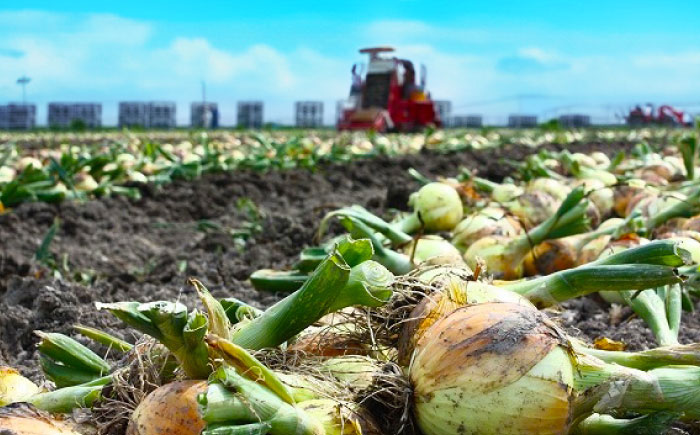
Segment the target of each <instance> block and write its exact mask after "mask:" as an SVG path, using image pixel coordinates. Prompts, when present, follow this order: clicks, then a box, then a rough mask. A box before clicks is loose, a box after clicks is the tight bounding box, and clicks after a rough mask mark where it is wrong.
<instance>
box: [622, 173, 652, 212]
mask: <svg viewBox="0 0 700 435" xmlns="http://www.w3.org/2000/svg"><path fill="white" fill-rule="evenodd" d="M644 185H645V183H644V182H643V181H642V180H634V181H633V182H629V183H628V184H623V185H621V186H617V187H616V188H615V189H614V195H613V199H614V203H615V205H614V206H613V211H614V212H615V214H616V215H617V216H619V217H627V213H628V207H629V204H630V202H631V201H632V199H633V198H635V197H637V195H639V194H642V196H640V197H639V199H641V198H643V197H645V196H649V195H651V194H652V193H651V192H649V191H647V190H645V188H644ZM639 199H636V201H639Z"/></svg>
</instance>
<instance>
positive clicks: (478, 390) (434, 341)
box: [409, 303, 574, 435]
mask: <svg viewBox="0 0 700 435" xmlns="http://www.w3.org/2000/svg"><path fill="white" fill-rule="evenodd" d="M571 358H572V357H571V355H570V354H569V351H568V349H567V347H566V345H565V340H564V339H563V337H562V335H561V333H560V332H559V331H558V330H557V329H556V328H555V327H554V326H553V325H551V323H549V322H548V320H547V319H546V317H545V315H544V314H542V313H540V312H538V311H537V310H533V309H532V308H528V307H523V306H520V305H516V304H506V303H487V304H478V305H472V306H468V307H464V308H459V309H457V310H455V311H453V312H452V313H450V314H449V315H447V316H445V317H443V318H442V319H440V320H438V321H437V322H435V323H434V324H433V325H432V326H431V327H430V329H428V331H426V333H425V334H424V335H423V337H421V338H420V339H419V340H418V343H417V345H416V349H415V354H414V358H413V361H412V363H411V366H410V369H409V373H410V379H411V383H412V385H413V387H414V407H415V414H416V417H417V422H418V426H419V427H420V429H421V430H422V432H423V433H424V434H425V435H452V434H455V435H457V434H459V435H462V434H482V435H488V434H499V435H511V434H518V435H520V434H523V435H524V434H542V435H544V434H566V433H568V431H569V429H570V425H571V421H572V418H571V414H572V407H573V405H572V399H573V396H574V393H573V385H574V380H573V363H572V360H571Z"/></svg>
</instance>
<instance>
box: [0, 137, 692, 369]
mask: <svg viewBox="0 0 700 435" xmlns="http://www.w3.org/2000/svg"><path fill="white" fill-rule="evenodd" d="M632 145H633V144H625V143H618V144H612V145H611V144H578V145H575V146H569V149H570V150H572V151H581V152H591V151H598V150H599V151H603V152H606V153H607V154H609V155H613V154H615V153H616V152H617V151H619V150H620V149H629V148H631V146H632ZM546 148H549V149H552V150H558V149H560V148H561V147H560V146H558V145H549V146H547V147H546ZM532 152H533V150H532V149H531V148H528V147H523V146H504V147H502V148H499V149H496V150H484V151H462V152H458V153H449V154H440V153H436V152H429V151H425V152H422V153H420V154H418V155H411V156H402V157H391V158H390V157H381V158H375V159H372V160H361V161H355V162H352V163H349V164H344V165H338V164H327V165H323V166H321V167H318V168H317V169H316V170H315V171H313V172H312V171H307V170H288V171H278V172H269V173H257V172H250V171H238V172H231V173H221V174H209V175H206V176H204V177H202V178H201V179H198V180H196V181H176V182H174V183H172V184H168V185H164V186H160V187H156V186H151V185H140V186H139V188H140V190H141V193H142V198H141V199H139V200H131V199H127V198H125V197H112V198H103V199H98V200H93V201H88V202H82V203H78V202H64V203H61V204H46V203H26V204H22V205H21V206H19V207H17V208H16V209H14V210H12V211H11V212H9V213H6V214H4V215H1V216H0V240H1V241H2V243H1V245H0V313H2V314H1V315H0V365H3V364H6V365H11V366H14V367H17V368H19V369H20V370H21V371H22V372H23V373H24V374H25V375H28V376H29V377H30V378H33V379H35V380H38V379H39V378H40V372H39V368H38V362H37V355H36V352H35V349H34V347H35V344H36V342H37V337H35V336H34V334H33V333H32V331H34V330H45V331H56V332H64V333H71V327H72V325H74V324H76V323H81V324H86V325H89V326H95V327H99V328H103V329H105V330H107V331H109V332H111V333H113V334H115V335H117V336H119V337H121V338H124V339H126V340H128V341H132V342H133V341H134V339H135V337H134V333H133V332H131V331H130V330H128V329H124V328H123V327H122V326H121V324H120V322H119V321H117V320H115V319H114V318H113V316H111V315H110V314H108V313H103V312H98V311H96V310H95V308H94V303H95V302H97V301H104V302H110V301H121V300H138V301H154V300H175V299H179V300H180V301H181V302H183V303H185V304H186V305H188V306H190V307H193V306H197V302H196V300H195V299H196V298H195V294H194V291H193V289H192V288H191V287H190V286H188V285H187V284H186V279H187V278H188V277H196V278H198V279H200V280H201V281H202V282H203V283H204V284H205V285H206V286H207V287H208V288H209V289H210V290H211V291H212V293H213V294H214V295H215V296H217V297H227V296H234V297H236V298H239V299H242V300H244V301H246V302H248V303H251V304H253V305H255V306H258V307H261V308H262V307H266V306H269V305H270V304H272V303H274V302H275V301H277V300H278V299H279V297H280V295H276V294H266V293H259V292H256V291H255V290H254V289H253V288H252V287H251V285H250V284H249V283H248V282H247V278H248V276H249V275H250V274H251V273H252V272H253V271H255V270H257V269H261V268H284V267H288V266H289V265H291V264H292V263H293V262H294V261H295V260H296V258H297V255H298V253H299V251H300V250H301V249H302V248H303V247H305V246H308V245H312V244H313V237H314V234H315V230H316V228H317V224H318V222H319V221H320V219H321V217H322V216H323V214H324V213H325V212H327V211H329V210H332V209H334V208H338V207H341V206H344V205H349V204H360V205H363V206H365V207H367V208H368V209H370V210H371V211H373V212H376V213H378V214H382V215H384V214H386V213H387V212H388V211H389V210H390V209H392V208H399V209H405V207H406V201H407V199H408V195H409V194H410V193H411V192H413V191H415V190H416V189H417V187H418V184H417V183H416V182H415V181H414V180H413V179H412V178H411V177H410V175H408V173H407V171H406V170H407V169H408V168H411V167H413V168H416V169H417V170H419V171H420V172H421V173H422V174H424V175H426V176H429V177H434V176H438V175H441V176H452V175H456V174H457V173H458V171H459V168H460V167H461V166H465V167H468V168H471V169H477V170H478V172H479V174H480V175H481V176H484V177H487V178H490V179H492V180H495V181H500V180H501V179H502V178H503V177H505V176H507V175H508V174H509V173H511V172H512V168H511V167H510V166H509V165H508V164H506V163H505V162H504V159H509V160H511V161H513V160H516V161H517V160H520V159H522V158H523V157H524V156H526V155H528V154H530V153H532ZM246 201H247V202H246ZM246 204H249V205H250V204H254V206H253V207H252V208H251V207H250V206H248V207H246ZM253 209H254V210H257V212H258V213H259V215H260V216H259V217H256V216H255V212H254V210H253ZM55 218H59V219H60V228H59V231H58V232H57V234H56V237H55V238H54V240H53V242H52V244H51V246H50V252H51V254H52V258H53V260H54V261H55V262H56V263H57V264H58V265H59V269H60V270H61V271H62V275H63V277H62V278H54V277H52V276H50V275H51V273H50V271H49V270H48V269H47V268H45V267H43V266H41V265H40V264H38V263H37V261H36V260H35V259H34V256H35V253H36V251H37V249H38V247H39V245H40V244H41V242H42V239H43V238H44V236H45V235H46V233H47V231H48V230H49V228H50V226H51V225H52V223H53V222H54V219H55ZM211 223H213V224H214V225H211ZM256 224H257V226H259V228H258V230H259V231H256V230H255V229H254V230H253V231H252V234H251V235H250V237H249V238H248V239H247V240H243V239H244V237H243V236H240V237H234V236H232V234H237V233H240V231H238V230H241V229H246V228H250V227H255V226H256ZM698 308H700V307H698ZM623 314H624V313H623ZM557 317H559V318H560V319H561V321H562V323H563V324H564V325H565V326H566V327H567V329H568V330H569V331H570V332H571V333H573V334H576V335H579V336H582V337H584V338H586V339H589V340H592V339H595V338H596V337H599V336H603V335H604V336H607V337H609V338H613V339H617V340H622V341H624V342H625V343H627V344H628V346H629V347H628V348H629V349H643V348H648V347H651V346H654V341H653V338H652V336H651V334H650V333H649V332H648V329H647V328H646V327H645V326H644V325H642V324H641V321H639V320H638V319H632V320H629V321H622V322H619V323H616V324H612V320H615V319H611V316H610V312H609V307H607V306H606V305H604V304H601V303H598V301H597V300H596V299H595V298H590V297H589V298H583V299H581V300H577V301H573V302H570V303H569V304H567V305H566V307H565V308H564V309H563V311H562V312H560V313H559V314H558V315H557ZM614 317H616V316H614ZM681 330H682V334H681V341H683V342H700V320H699V319H697V318H696V316H689V315H686V316H685V320H684V324H683V327H682V329H681ZM71 335H73V336H75V335H74V334H72V333H71ZM75 337H76V338H78V337H77V336H75ZM86 344H87V343H86Z"/></svg>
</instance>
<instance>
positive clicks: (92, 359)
mask: <svg viewBox="0 0 700 435" xmlns="http://www.w3.org/2000/svg"><path fill="white" fill-rule="evenodd" d="M35 334H37V335H38V336H39V338H41V340H40V341H39V344H38V346H37V349H38V351H39V362H40V364H41V368H42V370H43V372H44V375H45V376H46V377H47V378H48V379H49V380H51V381H53V383H54V384H56V386H57V387H58V388H63V387H70V386H74V385H79V384H84V383H88V382H90V381H93V380H95V379H97V378H100V377H102V376H104V375H106V374H107V373H109V372H110V371H111V368H110V366H109V364H108V363H107V362H106V361H105V360H104V359H103V358H102V357H100V356H99V355H97V354H96V353H95V352H93V351H91V350H90V349H88V348H87V347H85V346H84V345H82V344H80V343H78V342H77V341H75V340H73V339H72V338H70V337H68V336H66V335H63V334H59V333H56V332H42V331H35Z"/></svg>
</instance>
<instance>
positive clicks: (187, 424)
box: [126, 381, 207, 435]
mask: <svg viewBox="0 0 700 435" xmlns="http://www.w3.org/2000/svg"><path fill="white" fill-rule="evenodd" d="M206 390H207V382H206V381H177V382H171V383H169V384H166V385H163V386H162V387H159V388H158V389H156V390H155V391H152V392H151V393H150V394H149V395H148V396H146V398H145V399H143V401H141V403H140V404H139V406H138V407H137V408H136V410H135V411H134V413H133V414H132V415H131V419H130V420H129V426H128V428H127V430H126V435H161V434H166V433H167V434H172V435H190V434H198V433H200V432H201V431H202V429H204V427H205V423H204V420H202V418H201V416H200V415H199V408H198V406H199V405H198V403H197V395H198V394H199V393H202V392H204V391H206Z"/></svg>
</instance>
